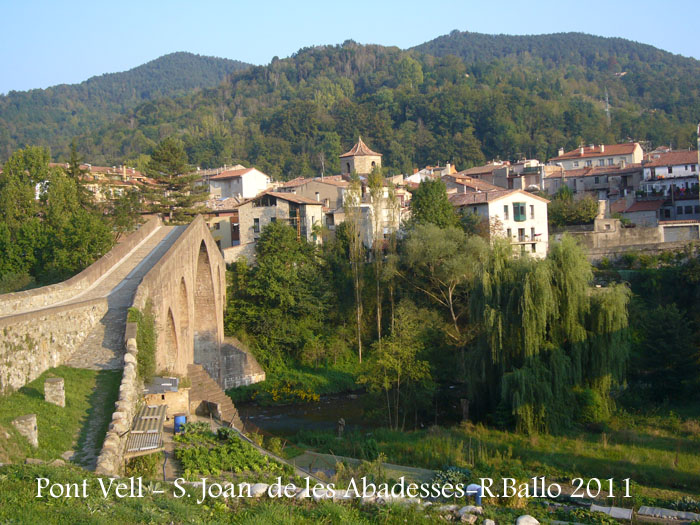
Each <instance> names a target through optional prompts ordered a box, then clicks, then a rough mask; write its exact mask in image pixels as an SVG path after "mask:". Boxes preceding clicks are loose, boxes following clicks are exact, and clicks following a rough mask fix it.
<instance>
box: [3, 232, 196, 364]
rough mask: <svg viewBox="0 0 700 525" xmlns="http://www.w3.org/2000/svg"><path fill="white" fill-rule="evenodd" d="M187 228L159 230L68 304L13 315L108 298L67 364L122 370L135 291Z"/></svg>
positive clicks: (68, 301)
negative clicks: (125, 336)
mask: <svg viewBox="0 0 700 525" xmlns="http://www.w3.org/2000/svg"><path fill="white" fill-rule="evenodd" d="M185 228H186V226H160V227H159V228H157V229H156V230H154V231H153V232H152V233H151V234H150V235H149V236H148V237H146V238H145V239H144V240H143V241H141V243H140V244H138V245H137V246H136V247H135V248H134V249H133V250H131V252H129V253H128V254H127V256H126V257H124V258H123V259H122V260H121V261H120V262H119V263H118V264H116V265H115V266H114V267H113V268H111V269H110V270H109V271H108V272H107V273H105V275H103V276H102V277H101V278H100V279H98V280H97V281H96V282H95V283H93V284H92V286H90V287H89V288H87V289H86V290H83V291H82V292H80V293H78V294H76V295H74V296H73V297H71V298H69V299H67V300H63V301H57V302H54V303H52V304H49V305H45V306H42V307H40V308H35V309H30V310H24V311H21V312H13V315H17V314H20V313H29V312H34V311H40V310H43V309H46V308H51V307H54V306H62V305H69V304H73V303H79V302H82V301H88V300H91V299H101V298H106V299H107V304H108V310H107V313H106V314H105V315H104V317H103V318H102V319H101V320H100V322H99V323H97V324H96V325H95V326H94V327H93V329H92V330H91V331H90V333H88V335H87V336H86V338H85V339H84V340H83V342H82V344H81V345H80V346H79V347H78V348H76V349H75V351H74V352H73V354H72V355H71V357H70V359H69V360H68V361H67V362H66V363H64V364H66V365H67V366H71V367H73V368H88V369H92V370H107V369H121V368H122V366H123V362H122V358H123V354H124V330H125V329H126V315H127V310H128V309H129V307H130V306H131V304H132V301H133V298H134V294H135V293H136V288H137V287H138V285H139V283H140V282H141V279H143V277H144V275H146V273H147V272H148V271H149V270H150V269H151V268H152V267H153V265H155V263H156V262H158V260H159V259H160V258H161V257H162V256H163V255H164V254H165V253H166V252H167V251H168V249H169V248H170V247H171V246H172V245H173V243H174V242H175V241H176V240H177V238H178V237H179V236H180V235H181V234H182V232H183V231H184V230H185ZM0 318H1V317H0Z"/></svg>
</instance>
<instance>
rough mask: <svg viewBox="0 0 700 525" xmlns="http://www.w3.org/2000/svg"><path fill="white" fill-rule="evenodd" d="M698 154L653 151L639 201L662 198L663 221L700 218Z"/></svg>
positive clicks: (661, 214)
mask: <svg viewBox="0 0 700 525" xmlns="http://www.w3.org/2000/svg"><path fill="white" fill-rule="evenodd" d="M699 165H700V160H699V159H698V152H697V151H694V150H690V151H654V152H652V153H649V154H648V155H647V156H646V158H645V159H644V162H642V167H643V170H644V175H643V180H642V182H641V184H640V192H639V197H638V199H640V200H647V199H661V200H663V205H662V207H661V209H660V219H661V220H662V221H663V220H698V219H700V200H699V192H698V190H699V188H700V178H699V177H700V175H699V170H698V166H699Z"/></svg>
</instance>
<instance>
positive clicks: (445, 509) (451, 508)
mask: <svg viewBox="0 0 700 525" xmlns="http://www.w3.org/2000/svg"><path fill="white" fill-rule="evenodd" d="M458 508H459V507H458V506H457V505H440V506H439V507H438V508H437V509H435V510H436V511H437V512H439V513H440V514H446V513H448V512H457V509H458Z"/></svg>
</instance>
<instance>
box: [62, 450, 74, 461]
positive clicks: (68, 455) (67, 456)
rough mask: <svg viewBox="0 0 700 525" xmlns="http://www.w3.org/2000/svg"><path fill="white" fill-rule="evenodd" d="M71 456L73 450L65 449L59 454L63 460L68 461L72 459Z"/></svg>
mask: <svg viewBox="0 0 700 525" xmlns="http://www.w3.org/2000/svg"><path fill="white" fill-rule="evenodd" d="M73 456H75V452H74V451H73V450H66V451H65V452H64V453H63V454H61V458H62V459H63V461H70V460H71V459H73Z"/></svg>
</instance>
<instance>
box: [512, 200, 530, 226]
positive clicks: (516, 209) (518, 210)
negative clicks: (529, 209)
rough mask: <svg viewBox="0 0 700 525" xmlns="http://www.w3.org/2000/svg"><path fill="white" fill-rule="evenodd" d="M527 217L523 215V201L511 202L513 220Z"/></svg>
mask: <svg viewBox="0 0 700 525" xmlns="http://www.w3.org/2000/svg"><path fill="white" fill-rule="evenodd" d="M525 219H527V216H526V215H525V203H524V202H514V203H513V220H515V222H523V221H524V220H525Z"/></svg>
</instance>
